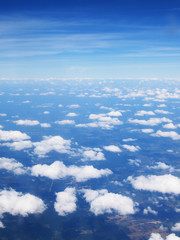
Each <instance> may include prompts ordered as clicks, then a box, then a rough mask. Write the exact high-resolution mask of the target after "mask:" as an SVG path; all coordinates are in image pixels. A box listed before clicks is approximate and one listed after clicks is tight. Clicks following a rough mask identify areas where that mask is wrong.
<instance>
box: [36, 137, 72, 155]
mask: <svg viewBox="0 0 180 240" xmlns="http://www.w3.org/2000/svg"><path fill="white" fill-rule="evenodd" d="M33 145H34V146H35V149H34V154H37V155H38V156H39V157H44V156H45V155H46V154H47V153H49V152H51V151H56V152H59V153H70V150H71V140H65V139H63V138H62V137H60V136H54V137H52V136H49V137H44V140H42V141H41V142H35V143H33Z"/></svg>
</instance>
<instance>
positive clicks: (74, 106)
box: [68, 104, 80, 108]
mask: <svg viewBox="0 0 180 240" xmlns="http://www.w3.org/2000/svg"><path fill="white" fill-rule="evenodd" d="M79 107H80V106H79V104H72V105H68V108H79Z"/></svg>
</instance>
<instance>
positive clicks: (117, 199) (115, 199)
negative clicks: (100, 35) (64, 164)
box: [82, 189, 135, 215]
mask: <svg viewBox="0 0 180 240" xmlns="http://www.w3.org/2000/svg"><path fill="white" fill-rule="evenodd" d="M82 192H83V193H84V198H85V199H86V202H88V203H89V204H90V211H91V212H93V213H94V214H95V215H99V214H104V213H112V212H116V213H118V214H121V215H126V214H134V213H135V204H134V202H133V201H132V199H131V198H129V197H126V196H123V195H121V194H115V193H108V191H107V190H106V189H102V190H96V191H95V190H91V189H84V190H82Z"/></svg>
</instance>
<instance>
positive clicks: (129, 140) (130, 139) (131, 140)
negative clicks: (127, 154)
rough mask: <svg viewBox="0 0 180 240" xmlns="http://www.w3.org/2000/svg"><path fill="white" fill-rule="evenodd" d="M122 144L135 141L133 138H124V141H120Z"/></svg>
mask: <svg viewBox="0 0 180 240" xmlns="http://www.w3.org/2000/svg"><path fill="white" fill-rule="evenodd" d="M122 141H123V142H134V141H136V139H135V138H125V139H122Z"/></svg>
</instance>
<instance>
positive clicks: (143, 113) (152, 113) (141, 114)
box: [135, 110, 155, 116]
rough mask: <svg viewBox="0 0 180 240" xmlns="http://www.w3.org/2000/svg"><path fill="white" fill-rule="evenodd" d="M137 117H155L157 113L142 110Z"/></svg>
mask: <svg viewBox="0 0 180 240" xmlns="http://www.w3.org/2000/svg"><path fill="white" fill-rule="evenodd" d="M135 115H136V116H144V115H155V113H154V112H152V111H144V110H141V111H138V112H137V113H136V114H135Z"/></svg>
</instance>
